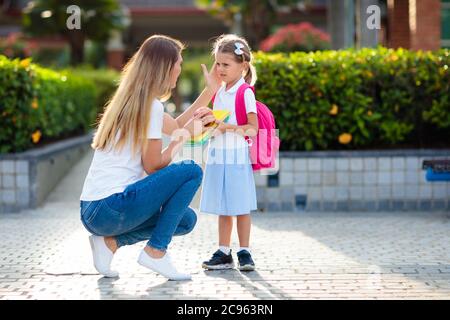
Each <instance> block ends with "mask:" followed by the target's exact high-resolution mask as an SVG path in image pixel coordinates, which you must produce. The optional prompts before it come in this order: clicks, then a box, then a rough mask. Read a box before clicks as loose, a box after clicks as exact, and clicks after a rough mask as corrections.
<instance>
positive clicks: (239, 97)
mask: <svg viewBox="0 0 450 320" xmlns="http://www.w3.org/2000/svg"><path fill="white" fill-rule="evenodd" d="M248 88H250V89H252V90H253V93H254V92H255V88H254V87H253V86H251V85H249V84H248V83H243V84H242V85H241V86H240V87H239V88H238V90H237V93H236V101H235V113H236V120H237V123H238V125H239V126H242V125H245V124H247V122H248V120H247V109H246V108H245V96H244V94H245V90H247V89H248Z"/></svg>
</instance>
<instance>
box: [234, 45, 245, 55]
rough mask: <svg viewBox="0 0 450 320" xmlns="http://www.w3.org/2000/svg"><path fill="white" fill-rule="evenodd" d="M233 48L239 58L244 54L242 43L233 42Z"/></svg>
mask: <svg viewBox="0 0 450 320" xmlns="http://www.w3.org/2000/svg"><path fill="white" fill-rule="evenodd" d="M234 46H235V47H236V50H234V53H236V54H237V55H239V56H240V55H242V54H243V53H244V51H242V48H244V45H243V44H242V43H240V42H235V43H234Z"/></svg>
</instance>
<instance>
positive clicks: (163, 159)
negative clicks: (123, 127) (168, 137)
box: [142, 135, 189, 174]
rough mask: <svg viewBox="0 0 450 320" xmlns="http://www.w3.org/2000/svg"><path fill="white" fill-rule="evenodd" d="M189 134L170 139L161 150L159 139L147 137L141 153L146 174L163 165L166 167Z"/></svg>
mask: <svg viewBox="0 0 450 320" xmlns="http://www.w3.org/2000/svg"><path fill="white" fill-rule="evenodd" d="M187 139H189V136H187V137H186V136H183V135H182V136H180V137H177V138H176V139H174V140H172V141H171V142H170V144H169V145H168V146H167V147H166V148H165V149H164V150H162V140H161V139H148V140H147V146H146V151H145V153H144V154H143V155H142V164H143V167H144V170H145V172H146V173H147V174H152V173H154V172H156V171H158V170H160V169H162V168H164V167H167V166H168V165H169V163H170V162H171V161H172V159H173V157H174V156H175V154H177V153H178V151H180V149H181V148H182V147H183V144H184V143H185V142H186V141H187ZM161 150H162V151H161Z"/></svg>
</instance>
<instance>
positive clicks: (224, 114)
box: [186, 110, 230, 146]
mask: <svg viewBox="0 0 450 320" xmlns="http://www.w3.org/2000/svg"><path fill="white" fill-rule="evenodd" d="M212 113H213V116H214V118H216V120H217V121H223V122H227V121H228V119H229V118H230V112H229V111H227V110H213V111H212ZM216 127H217V123H215V122H212V123H210V124H208V125H207V126H206V128H207V129H206V130H205V131H204V132H203V133H202V134H199V135H198V136H195V137H194V138H192V139H191V140H189V141H188V142H187V143H186V144H188V145H191V146H194V145H202V144H204V143H205V142H206V141H208V139H209V138H210V136H211V133H212V132H213V130H214V129H215V128H216Z"/></svg>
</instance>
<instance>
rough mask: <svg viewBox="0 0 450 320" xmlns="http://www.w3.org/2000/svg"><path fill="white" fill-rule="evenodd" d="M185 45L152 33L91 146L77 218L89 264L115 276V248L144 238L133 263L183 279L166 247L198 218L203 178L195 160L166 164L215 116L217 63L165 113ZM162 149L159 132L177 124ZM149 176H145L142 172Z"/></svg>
mask: <svg viewBox="0 0 450 320" xmlns="http://www.w3.org/2000/svg"><path fill="white" fill-rule="evenodd" d="M182 50H183V45H182V44H181V43H180V42H179V41H177V40H175V39H172V38H169V37H166V36H161V35H155V36H151V37H149V38H148V39H147V40H145V41H144V43H143V44H142V46H141V47H140V48H139V50H138V51H137V52H136V53H135V55H134V56H133V57H132V58H131V59H130V61H129V62H128V63H127V65H126V66H125V67H124V69H123V71H122V75H121V80H120V84H119V87H118V89H117V91H116V92H115V94H114V96H113V97H112V99H111V100H110V102H109V103H108V105H107V106H106V108H105V112H104V114H103V116H102V117H101V120H100V122H99V125H98V129H97V131H96V134H95V136H94V140H93V143H92V147H93V148H94V149H95V153H94V158H93V160H92V163H91V166H90V168H89V172H88V174H87V177H86V180H85V183H84V186H83V191H82V194H81V197H80V200H81V201H80V208H81V221H82V222H83V224H84V226H85V228H86V229H87V230H88V231H89V232H90V233H92V234H93V235H92V236H90V237H89V240H90V244H91V248H92V254H93V259H94V265H95V268H96V269H97V271H98V272H100V273H101V274H103V275H104V276H106V277H115V276H117V275H118V273H117V272H116V271H113V270H111V268H110V265H111V261H112V258H113V255H114V253H115V252H116V250H117V249H118V248H119V247H122V246H126V245H132V244H135V243H137V242H139V241H144V240H146V241H148V242H147V246H146V247H145V248H144V250H142V252H141V253H140V255H139V258H138V263H139V264H141V265H142V266H145V267H147V268H149V269H151V270H153V271H155V272H157V273H160V274H161V275H163V276H165V277H167V278H169V279H171V280H188V279H190V278H191V276H190V275H189V274H184V273H180V272H178V271H177V269H176V268H175V266H174V265H173V264H172V262H171V259H170V256H169V254H168V253H167V247H168V245H169V243H170V242H171V240H172V236H174V235H183V234H187V233H189V232H190V231H192V229H193V228H194V226H195V223H196V221H197V217H196V215H195V212H194V211H193V210H192V209H191V208H189V204H190V202H191V200H192V198H193V197H194V195H195V193H196V191H197V189H198V187H199V186H200V183H201V179H202V170H201V168H200V167H199V166H198V165H197V164H195V163H194V162H193V161H184V162H180V163H174V164H171V165H169V164H170V162H171V160H172V158H173V157H174V155H175V154H176V153H177V152H178V151H179V150H180V149H181V148H182V145H183V144H184V143H185V142H186V140H187V139H189V138H190V137H191V136H193V135H196V134H198V133H200V132H201V131H202V130H203V128H204V126H206V125H207V124H208V123H210V122H212V121H214V117H213V116H212V114H211V112H210V111H209V109H207V108H205V107H203V106H206V105H208V103H209V101H210V100H211V98H212V96H213V95H214V93H215V92H216V91H217V89H218V88H219V86H220V79H219V77H218V76H217V74H216V71H215V67H213V68H212V69H211V70H210V72H209V73H208V71H207V69H206V67H205V65H202V69H203V74H204V77H205V80H206V84H207V86H206V88H205V89H204V90H203V92H202V93H201V94H200V96H199V97H198V98H197V100H196V101H195V102H194V103H193V104H192V106H190V107H189V108H188V109H187V110H186V111H185V112H184V113H183V114H181V115H180V116H179V117H178V118H176V119H173V118H172V117H171V116H170V115H168V114H166V113H164V108H163V105H162V104H161V102H160V100H163V99H167V98H168V97H169V95H170V91H171V90H172V89H173V88H175V86H176V82H177V79H178V76H179V75H180V72H181V63H182V61H183V59H182V57H181V52H182ZM180 128H181V129H183V130H184V131H185V132H186V133H187V134H177V137H176V138H174V137H172V141H171V142H170V144H169V146H168V147H167V148H165V149H164V150H162V140H161V138H162V133H165V134H168V135H172V134H173V133H175V131H176V130H177V129H180ZM145 174H147V176H145Z"/></svg>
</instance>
